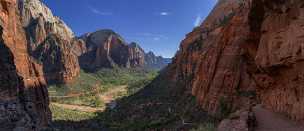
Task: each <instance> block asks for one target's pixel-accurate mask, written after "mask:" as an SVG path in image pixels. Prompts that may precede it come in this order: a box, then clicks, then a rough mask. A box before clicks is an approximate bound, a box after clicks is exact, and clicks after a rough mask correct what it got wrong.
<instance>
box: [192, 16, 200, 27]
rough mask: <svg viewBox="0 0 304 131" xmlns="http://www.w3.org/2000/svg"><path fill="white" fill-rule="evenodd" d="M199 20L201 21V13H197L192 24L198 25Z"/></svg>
mask: <svg viewBox="0 0 304 131" xmlns="http://www.w3.org/2000/svg"><path fill="white" fill-rule="evenodd" d="M201 22H202V17H201V15H197V17H196V19H195V21H194V23H193V24H194V26H195V27H197V26H200V24H201Z"/></svg>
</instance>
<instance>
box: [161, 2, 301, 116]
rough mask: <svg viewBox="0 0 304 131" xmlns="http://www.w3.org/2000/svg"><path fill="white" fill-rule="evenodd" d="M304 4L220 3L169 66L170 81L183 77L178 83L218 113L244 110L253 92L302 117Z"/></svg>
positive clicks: (259, 98)
mask: <svg viewBox="0 0 304 131" xmlns="http://www.w3.org/2000/svg"><path fill="white" fill-rule="evenodd" d="M227 2H228V3H227ZM234 2H236V3H234ZM223 5H235V6H224V7H223ZM303 5H304V3H303V1H301V0H293V1H275V0H268V1H264V0H251V1H228V0H222V1H219V3H218V5H217V6H216V7H215V9H214V10H213V11H212V12H211V14H210V16H209V17H208V18H207V20H206V22H204V23H203V24H202V25H201V26H200V27H197V28H195V29H194V30H193V32H191V33H189V34H188V35H187V37H186V39H185V40H183V41H182V44H181V47H180V51H179V52H178V53H177V55H176V56H175V58H174V60H173V64H171V65H170V66H169V68H168V69H167V70H168V71H167V74H169V75H170V76H172V77H173V79H168V81H171V82H172V81H173V83H174V82H175V83H178V81H179V82H180V81H183V83H185V84H184V85H183V84H177V85H175V86H184V88H185V89H186V90H191V91H192V94H193V95H194V96H196V98H197V101H198V103H200V105H201V107H202V108H203V110H205V111H208V112H209V113H210V114H213V115H216V114H221V113H223V112H222V111H223V107H225V109H227V110H230V111H235V110H236V109H238V108H242V107H244V106H246V105H248V97H249V96H252V97H256V100H257V102H259V103H262V104H263V105H264V106H265V107H267V108H269V109H271V110H272V111H275V112H279V113H283V114H286V115H288V116H290V117H291V118H293V119H295V120H303V119H304V114H303V109H304V108H303V102H304V97H303V96H304V95H303V93H304V91H303V77H302V76H303V70H302V69H301V67H302V64H303V62H302V56H303V53H302V46H303V37H302V36H303V34H304V32H303V24H302V23H303V21H304V16H303V14H304V8H303ZM228 8H231V9H228ZM223 10H232V12H231V13H232V14H233V15H228V16H227V17H225V20H224V21H222V22H223V23H220V24H218V23H217V22H212V21H218V20H220V19H222V15H218V13H217V12H221V11H223ZM224 13H226V12H224ZM231 13H230V14H231ZM210 23H215V24H214V25H210ZM207 24H208V25H207ZM165 73H166V72H165Z"/></svg>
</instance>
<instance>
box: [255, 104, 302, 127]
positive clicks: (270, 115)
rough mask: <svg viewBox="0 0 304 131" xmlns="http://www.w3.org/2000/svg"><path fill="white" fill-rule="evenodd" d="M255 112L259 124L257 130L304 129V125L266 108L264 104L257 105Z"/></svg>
mask: <svg viewBox="0 0 304 131" xmlns="http://www.w3.org/2000/svg"><path fill="white" fill-rule="evenodd" d="M254 113H255V115H256V119H257V124H258V127H257V128H256V131H304V125H301V124H299V123H296V122H293V121H291V120H289V119H288V118H286V117H284V116H282V115H280V114H277V113H274V112H271V111H269V110H266V109H264V108H263V107H262V106H257V107H255V108H254Z"/></svg>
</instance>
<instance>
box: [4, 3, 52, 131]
mask: <svg viewBox="0 0 304 131" xmlns="http://www.w3.org/2000/svg"><path fill="white" fill-rule="evenodd" d="M0 26H1V28H0V56H1V57H0V71H1V73H0V94H1V95H0V110H1V111H0V116H1V117H0V123H1V124H0V130H24V131H30V130H40V129H42V128H44V127H46V126H48V124H49V123H50V121H51V113H50V110H49V107H48V105H49V99H48V92H47V87H46V82H45V80H44V76H43V72H42V67H41V66H40V65H38V64H37V63H36V62H35V61H33V60H32V59H31V58H30V56H29V55H28V51H27V44H26V36H25V32H24V30H23V27H22V24H21V22H20V15H19V13H18V4H17V1H16V0H1V1H0Z"/></svg>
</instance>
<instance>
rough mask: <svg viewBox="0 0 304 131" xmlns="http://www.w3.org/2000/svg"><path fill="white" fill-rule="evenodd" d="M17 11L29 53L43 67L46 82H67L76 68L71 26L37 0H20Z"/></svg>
mask: <svg viewBox="0 0 304 131" xmlns="http://www.w3.org/2000/svg"><path fill="white" fill-rule="evenodd" d="M19 11H20V13H21V18H22V19H21V20H22V25H23V27H24V28H25V29H26V34H27V41H28V51H29V54H30V55H31V56H34V58H35V59H36V60H38V61H39V62H40V63H41V65H42V66H43V68H44V69H43V70H44V75H45V77H46V80H47V83H49V84H52V83H68V82H71V81H72V80H73V79H74V78H76V77H77V76H78V75H79V70H80V68H79V64H78V59H77V56H76V55H75V54H74V51H73V48H72V45H73V43H74V40H75V39H74V34H73V32H72V31H71V29H70V28H69V27H68V26H67V25H66V24H65V23H64V22H63V21H62V20H61V19H60V18H58V17H56V16H54V15H53V14H52V11H51V10H50V9H49V8H48V7H47V6H45V5H44V4H43V3H42V2H41V1H40V0H20V1H19ZM50 53H51V54H50Z"/></svg>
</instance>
